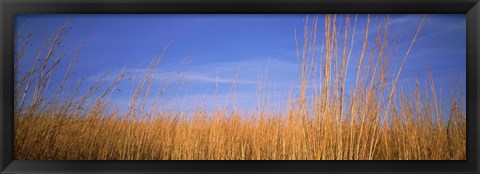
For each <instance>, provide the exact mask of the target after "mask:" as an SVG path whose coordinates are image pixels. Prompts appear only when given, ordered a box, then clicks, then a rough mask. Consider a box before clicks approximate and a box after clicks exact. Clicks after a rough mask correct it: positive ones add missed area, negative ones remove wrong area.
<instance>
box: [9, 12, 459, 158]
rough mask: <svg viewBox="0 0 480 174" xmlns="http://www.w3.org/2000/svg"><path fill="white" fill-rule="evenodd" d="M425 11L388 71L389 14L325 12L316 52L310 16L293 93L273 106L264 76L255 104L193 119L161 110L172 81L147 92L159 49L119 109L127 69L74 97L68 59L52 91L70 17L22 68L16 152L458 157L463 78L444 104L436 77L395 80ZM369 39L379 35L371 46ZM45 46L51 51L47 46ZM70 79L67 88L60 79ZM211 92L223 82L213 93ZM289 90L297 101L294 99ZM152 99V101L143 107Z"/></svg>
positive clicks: (68, 155) (58, 155)
mask: <svg viewBox="0 0 480 174" xmlns="http://www.w3.org/2000/svg"><path fill="white" fill-rule="evenodd" d="M424 19H425V18H423V19H422V22H421V23H420V24H419V27H418V31H417V33H415V36H414V38H412V41H411V44H410V46H409V49H408V51H407V52H406V53H405V57H404V59H403V62H402V64H401V65H400V67H399V68H397V69H395V68H393V69H389V66H387V65H388V63H389V58H390V54H389V51H390V50H392V49H391V48H394V46H395V45H394V43H389V40H388V38H389V37H390V36H389V34H388V33H389V32H388V31H389V28H388V27H389V25H388V23H389V18H388V17H387V18H386V19H385V21H383V22H381V24H380V25H378V26H373V25H372V24H371V22H370V21H371V20H374V19H371V17H370V16H369V17H368V18H367V20H368V21H367V23H366V25H365V26H357V15H355V17H354V18H353V17H352V16H350V15H346V16H341V17H340V16H339V15H326V18H325V21H324V22H325V24H324V26H325V28H324V29H325V32H324V33H323V35H324V37H323V39H324V40H320V41H321V43H322V49H320V50H321V51H318V47H317V45H318V42H317V40H319V38H321V37H320V34H318V33H317V30H318V28H317V26H318V24H317V23H318V16H315V17H314V18H313V19H311V18H310V19H309V17H307V19H306V21H307V22H306V24H305V29H304V33H303V40H302V41H298V40H297V38H295V39H296V42H297V60H298V65H299V85H300V89H299V91H295V90H293V89H291V90H290V91H291V92H290V93H289V95H288V96H285V97H284V98H288V101H287V102H286V103H288V104H287V106H285V108H286V110H285V112H279V111H280V109H279V108H275V109H273V110H271V109H269V107H268V105H267V104H268V103H270V102H272V101H269V99H268V96H271V94H270V92H271V90H272V89H270V88H266V87H265V86H268V84H267V73H266V72H265V74H264V75H260V78H259V80H258V83H257V98H258V99H257V100H258V101H257V111H254V112H251V113H244V115H240V113H241V112H240V110H239V108H237V107H234V109H233V110H230V111H227V109H225V108H218V109H217V110H215V111H212V112H207V111H206V109H205V108H203V107H199V108H197V109H196V110H195V111H194V112H193V113H192V115H193V116H192V117H187V116H183V113H178V112H171V111H167V110H163V109H162V108H161V107H159V106H158V103H157V101H158V100H160V99H161V94H162V93H163V92H165V89H166V88H167V87H166V86H167V85H168V84H169V83H170V80H169V81H167V82H165V83H164V86H163V87H162V88H161V90H160V91H152V88H151V87H152V85H153V82H154V79H155V74H156V73H155V72H156V71H157V69H158V66H159V64H160V63H161V62H162V60H163V57H164V55H165V53H166V49H165V50H163V51H162V53H161V54H160V55H159V56H157V57H155V58H154V59H153V60H152V61H151V63H150V64H149V66H148V70H147V71H146V72H145V73H144V75H143V77H142V78H141V79H139V81H138V83H135V84H134V85H135V86H136V89H135V90H134V91H133V92H132V94H133V95H132V98H131V102H130V105H129V108H128V110H127V111H126V112H120V111H118V110H109V109H108V108H109V107H110V95H111V93H112V91H114V90H115V89H116V86H117V85H118V84H119V83H120V82H121V81H122V80H123V78H124V77H125V72H124V71H122V72H121V73H120V74H119V75H118V76H117V77H116V78H115V79H114V80H112V81H111V82H101V81H99V82H98V83H95V84H94V85H92V86H90V87H89V90H88V91H87V92H86V93H84V94H80V93H79V88H80V86H81V85H82V81H79V82H76V83H73V82H70V81H69V79H70V78H71V76H72V71H73V66H72V65H73V61H72V63H71V64H70V66H69V67H68V69H67V70H66V71H65V72H63V73H64V74H65V75H64V78H63V81H61V83H60V84H59V86H58V88H56V89H57V92H55V93H54V95H52V96H50V95H48V94H50V93H48V94H47V91H48V88H49V86H48V85H49V81H50V79H51V77H52V74H53V73H54V72H57V66H58V62H59V61H60V58H55V56H54V53H55V51H57V49H58V47H59V44H60V43H61V41H62V39H63V37H64V34H65V33H66V32H67V31H68V24H69V22H67V23H66V24H65V25H64V26H62V27H61V28H60V29H59V31H58V32H57V33H56V35H54V36H52V38H51V39H49V40H47V42H46V44H45V46H44V47H43V48H42V49H41V50H40V51H39V54H38V56H37V57H36V58H35V59H34V62H33V63H34V64H33V66H32V67H31V68H30V69H29V71H27V73H25V74H24V75H23V76H21V77H19V76H17V77H16V80H17V82H16V86H15V103H16V110H15V111H16V112H15V125H14V127H15V142H14V148H15V153H14V154H15V159H17V160H187V159H188V160H200V159H202V160H217V159H218V160H304V159H309V160H465V159H466V119H465V110H464V106H463V105H462V104H461V103H462V102H460V99H462V98H464V96H463V93H462V92H461V91H460V89H462V88H461V87H460V86H459V85H460V83H459V82H457V83H456V84H457V86H456V88H454V90H452V93H451V94H452V97H451V101H450V105H451V108H449V109H448V111H443V110H442V108H443V107H442V103H441V102H440V101H439V99H438V98H437V95H438V91H436V88H435V83H434V79H433V77H432V75H431V74H429V78H428V79H427V80H426V81H425V84H426V85H425V86H426V87H425V89H422V88H421V87H420V83H421V82H419V80H418V79H417V80H416V81H415V86H416V87H415V89H405V88H400V86H398V84H397V82H398V79H399V76H400V74H401V72H402V68H403V66H404V64H405V63H406V62H407V63H408V61H407V57H408V54H409V52H410V49H411V48H412V46H414V43H415V40H416V38H417V36H418V35H419V34H420V32H421V28H422V25H423V22H424ZM352 21H353V26H352V25H350V24H351V23H352ZM312 23H313V24H312ZM340 24H344V25H340ZM340 26H345V27H340ZM359 27H365V28H366V31H365V33H363V34H362V35H360V36H361V37H362V38H363V39H362V43H361V45H360V46H361V50H360V52H361V54H360V55H359V57H358V61H359V62H358V67H357V71H356V72H353V74H348V73H349V72H348V71H347V70H348V66H349V64H350V63H352V62H351V61H352V60H353V59H351V58H352V56H353V55H352V49H353V47H354V46H355V45H356V43H355V37H356V35H355V30H356V29H357V28H359ZM373 27H377V29H378V30H377V32H376V33H371V31H370V30H369V28H373ZM317 34H318V35H317ZM295 35H296V34H295ZM31 36H32V35H31V34H28V35H27V36H26V39H24V40H23V43H19V42H20V41H18V42H17V41H16V42H15V44H16V45H19V46H20V52H19V53H20V54H18V55H17V58H16V62H17V64H16V65H15V71H16V72H17V69H18V68H19V67H18V62H19V61H20V59H21V58H22V57H23V52H24V49H26V47H25V46H24V45H26V44H28V42H29V38H30V37H31ZM17 38H18V37H17ZM341 38H343V39H341ZM369 38H370V39H372V38H374V42H373V43H370V42H368V41H369ZM299 43H302V44H299ZM45 48H47V49H48V51H47V53H46V54H43V53H42V52H43V51H44V50H45ZM75 57H76V54H75V56H74V58H72V60H73V59H75ZM22 60H25V59H22ZM395 70H396V71H395ZM391 71H394V72H393V73H394V74H395V75H394V79H393V82H392V81H388V80H387V77H389V76H390V75H391V74H388V73H389V72H391ZM57 73H60V72H57ZM350 73H352V72H350ZM17 75H18V74H17ZM347 75H348V76H353V77H355V85H354V86H353V88H352V90H353V91H346V89H345V83H346V82H345V81H346V78H347ZM217 79H218V75H217ZM237 79H238V77H237ZM67 83H70V84H73V85H72V86H70V87H67V86H68V85H66V84H67ZM309 85H312V86H313V87H312V88H311V89H313V90H312V92H311V94H308V93H307V91H308V90H307V87H308V86H309ZM237 86H238V84H237V83H236V81H235V82H234V83H233V84H232V87H231V90H230V92H229V96H228V98H229V100H231V102H235V98H236V97H237V94H236V92H235V91H236V89H237V88H236V87H237ZM175 88H177V87H175ZM217 88H218V84H217V85H216V86H215V94H217ZM404 90H407V91H404ZM275 91H276V88H275V89H274V95H278V94H275V93H276V92H275ZM296 92H298V93H299V98H298V100H296V99H294V98H293V97H292V96H293V94H292V93H296ZM347 94H350V95H349V96H347ZM29 95H32V96H29ZM150 95H154V96H156V97H155V101H154V103H153V104H152V105H151V107H150V109H149V110H147V111H146V107H148V106H146V105H147V101H146V100H147V97H148V96H150ZM92 96H98V97H96V98H93V99H92ZM307 96H311V97H310V98H308V97H307ZM276 99H278V98H277V97H276ZM27 100H31V101H27ZM215 100H216V99H215ZM215 102H216V101H215ZM275 102H276V101H275ZM199 106H203V105H202V104H200V105H199ZM242 113H243V112H242ZM442 118H448V119H447V120H446V121H445V120H444V119H442Z"/></svg>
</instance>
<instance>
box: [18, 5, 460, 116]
mask: <svg viewBox="0 0 480 174" xmlns="http://www.w3.org/2000/svg"><path fill="white" fill-rule="evenodd" d="M74 16H75V18H74V19H73V21H72V23H71V27H72V28H71V30H70V31H69V32H68V33H67V35H66V37H65V40H64V42H63V45H64V46H65V47H64V48H65V53H66V54H67V55H69V56H67V61H62V62H61V68H60V70H61V69H62V68H63V69H65V68H66V66H67V64H68V63H69V61H68V59H69V58H70V57H71V55H73V52H74V51H75V50H76V49H77V48H78V47H79V46H80V45H83V46H82V48H81V50H80V52H79V55H78V56H79V57H78V62H77V64H76V65H75V69H76V76H75V78H77V79H78V78H81V77H86V83H85V86H89V84H91V83H94V82H95V79H97V78H98V77H100V76H101V75H102V74H103V73H105V72H109V73H110V75H107V78H108V77H110V78H112V77H114V76H115V74H117V73H118V72H120V71H121V70H122V68H124V67H125V68H126V70H127V71H128V72H131V73H132V74H131V76H132V77H134V76H136V75H137V76H138V75H139V74H140V73H141V72H143V71H144V70H145V68H146V67H147V65H148V63H149V61H150V60H151V59H152V58H153V57H154V56H156V55H158V54H160V53H161V52H162V49H164V48H165V47H166V46H167V45H170V46H169V48H168V51H167V54H166V56H165V58H164V60H163V62H162V63H161V64H160V66H159V68H160V69H159V70H158V71H159V72H158V76H157V77H158V78H157V79H156V82H158V83H156V84H155V85H154V86H153V88H154V89H153V91H155V90H158V89H159V88H160V85H159V84H161V83H162V82H164V81H165V79H167V78H168V77H172V75H173V76H174V77H175V80H174V82H173V84H172V86H178V84H182V85H181V87H180V88H176V89H177V90H176V91H172V90H170V89H173V88H169V91H170V92H169V93H166V94H165V95H164V96H163V99H162V105H163V106H165V107H173V106H174V105H178V107H176V108H177V109H178V108H180V109H182V110H185V109H191V108H194V107H195V105H196V104H204V105H205V106H206V107H209V108H212V107H215V106H216V105H215V104H214V103H213V102H206V101H213V99H214V98H215V97H214V96H215V89H218V93H217V102H218V103H217V104H218V105H221V106H224V105H227V103H226V101H225V98H226V95H227V93H228V91H229V90H230V87H231V84H232V82H233V80H234V79H235V76H236V74H237V72H238V91H237V93H238V98H237V104H238V105H239V106H241V107H242V108H246V109H254V108H255V94H256V93H255V91H256V82H257V80H258V76H259V73H263V72H265V71H266V70H267V64H268V71H267V72H268V73H267V79H268V81H269V83H270V84H272V86H271V88H270V90H271V91H273V90H275V91H276V92H277V93H278V96H273V95H272V98H271V101H272V102H271V103H270V104H271V106H280V105H284V103H278V102H279V101H285V100H286V98H285V97H286V94H287V92H288V89H289V87H296V86H297V85H298V80H297V79H298V78H297V77H298V74H297V68H298V66H297V59H296V52H295V39H294V29H295V28H296V29H297V30H298V32H301V31H302V30H303V26H304V24H305V16H306V15H303V14H295V15H167V14H158V15H74ZM69 17H71V15H18V16H16V19H15V31H16V32H19V31H20V28H22V26H23V29H22V33H29V32H32V33H33V36H32V39H31V46H29V48H28V49H27V50H26V53H25V58H24V60H23V62H22V66H21V67H20V71H22V70H24V71H26V69H27V67H29V66H28V65H29V62H31V61H33V58H34V57H35V55H36V54H37V52H38V50H39V48H40V47H41V46H42V44H43V43H44V42H45V39H46V38H47V37H49V36H51V35H52V33H54V32H55V31H56V29H58V27H60V26H61V25H62V24H64V23H65V22H66V21H67V19H68V18H69ZM373 17H374V18H375V17H378V19H379V21H381V19H382V18H384V17H385V15H373ZM390 17H391V25H390V28H391V33H392V34H393V35H395V36H396V37H398V39H399V40H398V47H397V49H398V50H397V54H395V55H394V56H393V57H392V67H398V65H399V64H400V63H401V61H402V60H403V57H404V55H405V51H406V49H407V48H408V46H409V44H410V42H411V39H412V38H413V36H414V34H415V31H416V30H417V27H418V24H419V23H420V21H421V18H422V15H412V14H410V15H390ZM322 19H323V15H321V16H320V19H319V24H320V26H319V28H320V30H321V29H323V21H322ZM365 19H366V15H359V16H358V23H357V27H358V28H357V35H358V36H357V37H356V38H357V39H356V40H359V41H357V42H356V45H357V46H355V47H359V46H361V42H360V40H361V39H362V37H361V36H362V34H361V33H363V31H364V30H365V28H364V25H365ZM373 22H374V23H373V24H375V21H373ZM319 32H320V33H321V34H323V33H322V31H319ZM319 43H321V42H319ZM359 54H360V53H359V51H354V52H353V53H352V59H351V64H350V65H349V67H351V69H349V72H351V73H350V74H349V75H348V76H347V78H348V79H347V81H348V80H351V79H352V77H354V75H355V74H354V72H356V71H355V69H354V68H355V67H356V66H355V65H357V64H358V56H355V55H359ZM181 62H184V64H183V65H182V66H181V67H180V68H177V65H178V64H180V63H181ZM22 67H23V68H22ZM427 67H428V68H429V69H430V70H431V72H432V74H433V77H434V80H435V82H436V86H437V88H438V89H439V90H440V89H441V91H442V93H441V94H440V96H441V97H440V98H441V100H444V102H446V103H447V102H448V100H449V97H450V93H449V92H450V85H451V84H452V83H451V82H453V80H455V78H456V77H460V79H461V80H462V83H463V84H465V73H466V23H465V16H464V15H461V14H458V15H457V14H455V15H452V14H449V15H428V16H427V18H426V20H425V24H424V28H423V30H422V32H421V33H420V35H419V36H418V38H417V41H416V43H415V45H414V46H413V48H412V50H411V52H410V55H409V56H408V58H407V62H406V64H405V67H404V69H403V71H402V74H401V76H400V79H399V86H402V85H403V86H406V85H407V84H408V83H407V82H410V83H411V82H413V80H414V79H415V76H418V77H419V79H420V80H423V79H425V77H426V75H425V71H426V70H427ZM392 70H393V72H396V71H397V69H395V68H394V69H392ZM393 72H392V73H393ZM217 74H218V82H219V84H218V88H217V87H216V85H215V81H217ZM62 75H63V74H58V75H55V77H54V79H55V78H56V79H60V78H61V76H62ZM132 82H133V80H128V79H127V80H125V81H124V82H123V83H121V84H120V85H119V86H118V87H119V88H120V89H121V91H117V92H115V93H114V95H113V97H112V99H114V100H111V101H114V104H115V105H119V106H126V105H127V101H128V100H129V98H130V95H131V92H129V91H130V90H131V88H132ZM273 84H276V85H275V86H276V87H275V88H273ZM463 86H465V85H463ZM84 90H86V89H84ZM297 96H298V95H297ZM154 97H155V95H152V97H151V99H153V98H154ZM273 101H277V102H273ZM229 104H231V103H229Z"/></svg>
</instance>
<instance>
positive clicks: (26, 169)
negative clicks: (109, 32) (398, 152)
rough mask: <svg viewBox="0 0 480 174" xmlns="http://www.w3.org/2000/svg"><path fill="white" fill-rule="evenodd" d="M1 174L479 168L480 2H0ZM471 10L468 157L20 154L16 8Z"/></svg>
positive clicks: (194, 11)
mask: <svg viewBox="0 0 480 174" xmlns="http://www.w3.org/2000/svg"><path fill="white" fill-rule="evenodd" d="M0 13H1V18H0V20H1V21H0V26H1V33H0V38H1V43H0V45H1V48H0V53H1V58H0V114H1V115H0V127H1V129H0V130H1V133H0V171H1V173H117V172H118V173H192V172H194V173H212V172H215V173H260V172H261V173H412V172H415V173H462V174H465V173H472V174H473V173H479V150H478V148H479V143H478V142H479V140H480V136H479V135H480V134H479V132H478V131H479V130H478V126H479V125H480V124H479V119H478V114H479V108H480V105H479V96H478V95H479V93H478V91H479V85H478V84H479V80H478V78H479V74H480V70H479V61H478V59H479V50H480V45H479V41H480V34H479V33H480V3H479V1H478V0H436V1H429V0H256V1H254V0H116V1H112V0H0ZM84 13H85V14H147V13H169V14H173V13H175V14H206V13H207V14H225V13H235V14H251V13H254V14H280V13H288V14H294V13H295V14H300V13H301V14H305V13H310V14H312V13H382V14H385V13H390V14H398V13H414V14H424V13H429V14H437V13H455V14H465V15H466V21H467V67H466V70H467V81H466V88H467V93H466V94H467V95H466V97H467V107H466V108H467V160H465V161H21V160H13V149H14V148H13V113H14V104H13V93H14V90H13V82H14V81H13V52H14V48H13V36H14V33H13V31H14V27H13V26H14V25H13V24H14V16H15V14H84Z"/></svg>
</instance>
